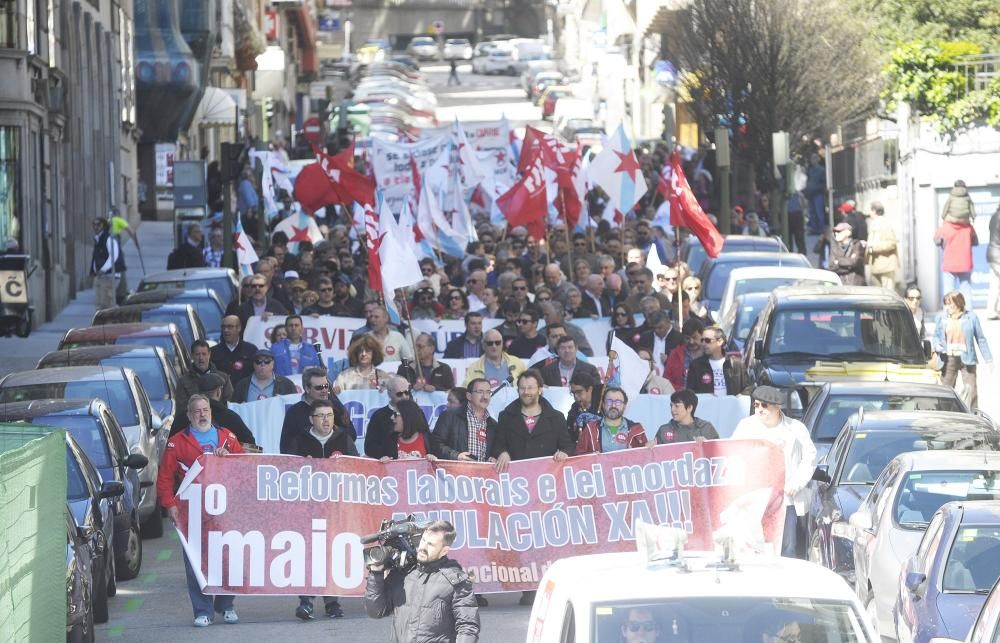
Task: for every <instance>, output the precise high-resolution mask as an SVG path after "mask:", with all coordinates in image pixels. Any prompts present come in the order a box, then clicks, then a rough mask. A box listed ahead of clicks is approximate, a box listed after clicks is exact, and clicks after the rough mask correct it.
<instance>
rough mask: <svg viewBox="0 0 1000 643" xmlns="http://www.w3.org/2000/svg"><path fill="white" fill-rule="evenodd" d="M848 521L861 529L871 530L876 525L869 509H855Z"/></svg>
mask: <svg viewBox="0 0 1000 643" xmlns="http://www.w3.org/2000/svg"><path fill="white" fill-rule="evenodd" d="M848 522H849V523H850V525H851V526H852V527H854V528H855V529H858V530H861V531H868V532H870V531H872V530H873V529H874V525H873V524H872V517H871V514H869V513H868V512H867V511H855V512H854V513H853V514H851V517H850V519H849V520H848Z"/></svg>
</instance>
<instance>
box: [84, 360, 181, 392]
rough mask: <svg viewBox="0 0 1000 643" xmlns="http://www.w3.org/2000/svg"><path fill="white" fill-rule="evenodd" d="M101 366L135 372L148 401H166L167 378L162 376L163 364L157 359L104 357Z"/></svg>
mask: <svg viewBox="0 0 1000 643" xmlns="http://www.w3.org/2000/svg"><path fill="white" fill-rule="evenodd" d="M101 366H123V367H125V368H131V369H132V370H133V371H135V374H136V376H137V377H138V378H139V381H140V382H142V386H143V388H145V389H146V394H147V395H148V396H149V399H150V400H168V399H170V394H169V393H168V392H167V377H166V375H164V374H163V364H161V363H160V360H159V358H158V357H155V356H152V355H150V356H148V357H138V356H136V357H133V356H129V355H115V356H113V357H105V358H104V359H102V360H101Z"/></svg>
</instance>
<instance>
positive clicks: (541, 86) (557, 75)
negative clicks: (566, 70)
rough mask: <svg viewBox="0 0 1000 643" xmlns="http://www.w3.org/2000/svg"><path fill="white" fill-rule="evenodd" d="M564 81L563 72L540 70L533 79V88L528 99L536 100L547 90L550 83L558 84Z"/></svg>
mask: <svg viewBox="0 0 1000 643" xmlns="http://www.w3.org/2000/svg"><path fill="white" fill-rule="evenodd" d="M562 82H563V75H562V72H558V71H540V72H538V73H537V74H535V78H534V79H533V80H532V83H531V88H530V90H529V93H528V100H530V101H532V102H534V101H535V100H536V99H537V98H538V96H539V95H540V94H541V93H542V92H543V91H545V88H546V87H548V86H549V85H558V84H560V83H562Z"/></svg>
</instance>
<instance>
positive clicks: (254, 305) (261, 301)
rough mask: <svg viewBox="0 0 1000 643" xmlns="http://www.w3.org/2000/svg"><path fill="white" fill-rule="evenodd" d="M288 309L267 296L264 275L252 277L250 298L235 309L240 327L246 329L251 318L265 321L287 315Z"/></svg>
mask: <svg viewBox="0 0 1000 643" xmlns="http://www.w3.org/2000/svg"><path fill="white" fill-rule="evenodd" d="M287 314H288V309H287V308H285V306H284V304H282V303H281V302H279V301H278V300H277V299H274V298H273V297H271V296H270V295H268V286H267V277H265V276H264V275H254V276H253V279H252V280H251V281H250V298H249V299H246V300H244V301H243V303H241V304H240V305H239V307H238V308H237V309H236V316H237V317H239V318H240V325H241V326H242V327H243V328H246V327H247V320H248V319H250V318H251V317H260V318H261V320H262V321H267V320H268V318H269V317H270V316H271V315H287Z"/></svg>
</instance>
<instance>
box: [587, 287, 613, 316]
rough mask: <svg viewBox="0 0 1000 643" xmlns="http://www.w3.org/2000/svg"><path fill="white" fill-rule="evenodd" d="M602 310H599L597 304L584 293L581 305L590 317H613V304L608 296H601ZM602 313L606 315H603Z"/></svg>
mask: <svg viewBox="0 0 1000 643" xmlns="http://www.w3.org/2000/svg"><path fill="white" fill-rule="evenodd" d="M600 299H601V310H600V311H598V310H597V304H596V303H595V302H594V300H593V299H592V298H591V296H590V295H588V294H587V293H583V303H582V304H580V308H581V309H583V310H585V311H586V312H587V314H588V315H599V316H602V317H610V316H611V302H610V301H609V300H608V296H607V295H601V297H600ZM601 313H604V314H603V315H601Z"/></svg>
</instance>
